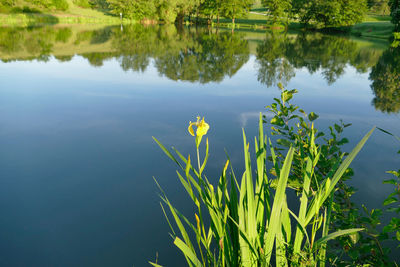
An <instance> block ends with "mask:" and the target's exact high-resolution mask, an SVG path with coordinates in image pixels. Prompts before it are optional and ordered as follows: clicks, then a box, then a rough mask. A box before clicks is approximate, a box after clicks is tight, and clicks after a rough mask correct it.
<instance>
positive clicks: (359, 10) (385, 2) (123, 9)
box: [0, 0, 400, 29]
mask: <svg viewBox="0 0 400 267" xmlns="http://www.w3.org/2000/svg"><path fill="white" fill-rule="evenodd" d="M72 2H73V3H74V5H77V6H80V7H83V8H93V9H100V10H103V11H105V12H107V13H111V14H114V15H116V16H120V15H121V14H122V16H123V17H124V18H130V19H134V20H138V21H147V22H148V21H152V22H160V21H162V22H164V23H167V24H171V23H183V22H184V19H185V18H186V19H187V20H193V18H194V17H195V18H196V19H197V18H199V17H200V18H205V19H206V20H207V21H209V22H210V21H212V20H217V22H219V18H221V17H223V18H228V19H231V20H232V22H233V23H235V19H237V18H245V17H246V16H247V15H248V14H249V12H250V10H251V7H252V6H253V4H254V2H255V0H72ZM21 3H22V4H21ZM68 3H69V2H68V1H67V0H21V1H16V0H2V1H0V12H3V13H7V12H12V11H22V12H35V11H42V10H62V11H66V10H68V8H69V4H68ZM399 3H400V0H258V6H259V4H261V6H262V8H259V10H260V9H261V10H262V12H263V14H265V15H266V17H268V18H270V20H271V22H272V23H277V22H279V23H281V22H288V21H289V20H295V21H299V22H300V23H302V24H303V25H306V26H307V25H312V26H317V27H340V26H350V25H353V24H355V23H358V22H361V21H362V19H363V17H364V16H365V14H366V13H367V12H374V13H376V14H386V15H389V14H390V15H391V16H392V22H393V23H394V24H395V25H396V26H397V29H398V28H399V27H398V25H399V21H400V4H399ZM255 12H257V10H255ZM196 21H197V20H196Z"/></svg>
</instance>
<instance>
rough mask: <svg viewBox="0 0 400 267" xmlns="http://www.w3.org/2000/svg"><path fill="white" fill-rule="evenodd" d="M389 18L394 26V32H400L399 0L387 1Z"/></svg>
mask: <svg viewBox="0 0 400 267" xmlns="http://www.w3.org/2000/svg"><path fill="white" fill-rule="evenodd" d="M389 6H390V16H391V17H392V23H393V24H394V25H395V31H399V30H400V0H389Z"/></svg>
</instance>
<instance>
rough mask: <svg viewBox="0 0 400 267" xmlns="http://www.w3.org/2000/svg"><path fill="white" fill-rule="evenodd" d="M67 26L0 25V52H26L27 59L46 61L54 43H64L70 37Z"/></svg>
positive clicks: (70, 33)
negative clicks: (23, 26)
mask: <svg viewBox="0 0 400 267" xmlns="http://www.w3.org/2000/svg"><path fill="white" fill-rule="evenodd" d="M71 35H72V32H71V30H70V29H69V28H53V27H50V26H48V27H29V28H8V27H0V52H1V53H5V54H13V53H15V54H18V53H19V52H26V53H28V54H29V55H30V57H29V58H24V60H28V59H36V60H39V61H48V60H49V58H50V55H51V53H52V52H53V47H54V44H55V43H57V42H61V43H66V42H67V41H68V40H69V38H70V37H71Z"/></svg>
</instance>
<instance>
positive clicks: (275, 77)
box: [257, 33, 295, 87]
mask: <svg viewBox="0 0 400 267" xmlns="http://www.w3.org/2000/svg"><path fill="white" fill-rule="evenodd" d="M289 44H290V43H289V40H288V36H287V35H284V34H279V33H272V34H267V37H266V39H265V40H264V42H262V43H261V44H260V45H259V46H258V47H257V63H258V65H259V69H258V76H257V79H258V81H259V82H261V83H263V84H265V85H267V86H268V87H271V86H272V85H274V84H276V83H278V82H281V83H282V84H283V85H285V86H286V85H287V83H288V82H289V81H290V79H292V78H293V77H294V76H295V71H294V67H293V66H292V65H291V64H290V63H289V61H288V60H287V57H286V55H285V53H286V50H287V49H288V48H287V47H286V46H287V45H289Z"/></svg>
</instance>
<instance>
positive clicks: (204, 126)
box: [188, 117, 210, 137]
mask: <svg viewBox="0 0 400 267" xmlns="http://www.w3.org/2000/svg"><path fill="white" fill-rule="evenodd" d="M193 126H196V127H197V129H196V136H197V137H202V136H203V135H206V134H207V132H208V129H210V125H208V123H207V122H205V121H204V117H203V119H201V120H200V117H197V121H196V122H191V121H190V122H189V127H188V131H189V133H190V134H191V135H192V136H195V135H194V131H193Z"/></svg>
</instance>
